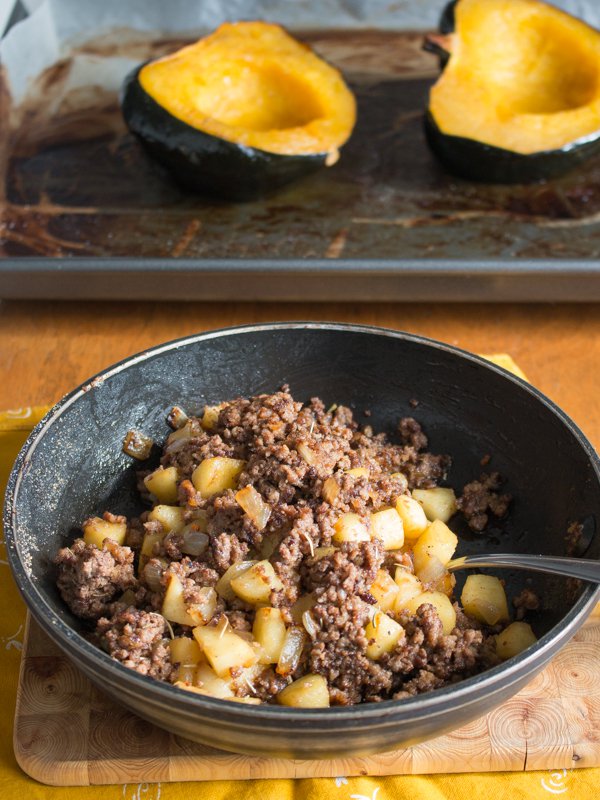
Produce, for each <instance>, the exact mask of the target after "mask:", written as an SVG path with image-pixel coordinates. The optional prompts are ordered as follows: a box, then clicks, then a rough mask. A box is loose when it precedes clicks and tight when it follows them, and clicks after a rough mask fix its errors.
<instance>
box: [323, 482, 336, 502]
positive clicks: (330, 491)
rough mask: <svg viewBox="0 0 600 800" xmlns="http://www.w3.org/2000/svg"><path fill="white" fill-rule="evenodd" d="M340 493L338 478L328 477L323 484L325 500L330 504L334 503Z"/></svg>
mask: <svg viewBox="0 0 600 800" xmlns="http://www.w3.org/2000/svg"><path fill="white" fill-rule="evenodd" d="M339 493H340V487H339V484H338V482H337V481H336V479H335V478H327V480H326V481H325V483H324V484H323V490H322V495H323V500H325V502H326V503H330V504H331V503H334V502H335V500H336V498H337V496H338V495H339Z"/></svg>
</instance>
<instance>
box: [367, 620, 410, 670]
mask: <svg viewBox="0 0 600 800" xmlns="http://www.w3.org/2000/svg"><path fill="white" fill-rule="evenodd" d="M365 634H366V636H367V639H368V640H369V645H368V647H367V656H368V657H369V658H372V659H373V660H374V661H376V660H377V659H378V658H381V656H382V655H383V654H384V653H389V652H391V651H392V650H393V649H394V647H395V646H396V643H397V642H398V641H399V640H400V638H401V637H402V636H403V635H404V628H403V627H402V625H399V624H398V623H397V622H396V620H394V619H392V618H391V617H388V615H387V614H384V613H383V612H381V611H379V612H377V613H376V614H375V616H374V617H373V619H372V620H371V622H369V624H368V625H367V627H366V629H365Z"/></svg>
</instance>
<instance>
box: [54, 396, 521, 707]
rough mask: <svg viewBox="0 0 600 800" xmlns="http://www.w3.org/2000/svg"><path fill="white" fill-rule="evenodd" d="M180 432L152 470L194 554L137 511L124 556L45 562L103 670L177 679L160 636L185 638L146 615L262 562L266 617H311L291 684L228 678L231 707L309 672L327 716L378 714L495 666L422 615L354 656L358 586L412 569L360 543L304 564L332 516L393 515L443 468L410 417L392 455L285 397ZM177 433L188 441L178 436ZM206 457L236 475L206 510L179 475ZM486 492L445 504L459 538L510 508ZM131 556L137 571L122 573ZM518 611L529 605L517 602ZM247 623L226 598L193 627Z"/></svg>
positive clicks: (238, 603) (376, 543) (79, 546)
mask: <svg viewBox="0 0 600 800" xmlns="http://www.w3.org/2000/svg"><path fill="white" fill-rule="evenodd" d="M413 405H416V404H413ZM181 422H182V425H183V427H181V426H179V428H178V429H177V431H176V433H175V434H173V438H172V439H171V441H170V442H167V444H166V445H165V447H164V449H163V455H162V458H161V465H162V466H163V467H165V468H167V467H176V468H177V470H178V486H177V491H178V498H179V499H178V505H179V506H180V507H182V508H183V509H184V522H185V523H190V522H191V521H193V520H195V519H198V518H199V517H198V515H199V514H200V515H203V517H202V519H203V520H204V521H205V522H204V524H205V528H204V530H205V532H206V534H207V536H208V544H207V545H206V548H205V550H204V551H203V552H202V554H201V555H196V556H190V555H188V554H187V553H186V552H185V548H186V543H185V536H184V533H183V532H182V531H181V530H176V531H174V532H171V533H167V534H166V535H164V537H163V538H162V539H160V536H162V525H161V523H160V522H158V521H157V520H153V519H149V518H148V512H146V513H145V514H142V516H141V518H140V519H137V520H131V521H130V523H129V525H128V531H127V540H126V541H127V543H128V545H130V547H131V548H132V549H130V547H120V546H119V545H117V544H115V543H114V542H111V541H110V540H108V539H107V540H105V542H104V544H103V547H102V550H100V549H98V548H97V547H95V546H94V545H89V544H86V543H85V542H84V541H83V540H81V539H79V540H77V541H76V542H75V543H74V544H73V545H72V546H71V547H70V548H64V549H63V550H61V551H60V553H59V554H58V556H57V558H56V564H57V567H58V586H59V588H60V591H61V593H62V595H63V597H64V599H65V601H66V602H67V603H68V605H69V606H70V608H71V609H72V610H73V612H74V613H75V614H77V615H78V616H80V617H83V618H87V619H94V620H95V619H97V618H98V617H100V616H102V618H101V619H100V620H99V621H98V622H97V626H96V630H95V638H96V641H97V642H98V643H99V644H100V646H101V647H103V648H104V649H105V650H106V651H107V652H108V653H109V654H110V655H111V656H112V657H113V658H115V659H116V660H118V661H120V662H121V663H122V664H124V665H126V666H127V667H130V668H131V669H135V670H137V671H138V672H140V673H142V674H144V675H149V676H151V677H154V678H158V679H160V680H171V681H176V680H177V679H178V677H177V676H178V669H177V664H172V663H171V660H170V650H169V646H168V638H167V636H168V635H169V634H170V633H171V632H174V634H175V635H176V636H178V637H181V636H183V637H188V638H190V639H191V638H192V630H191V627H190V626H188V625H183V624H180V623H177V622H173V621H172V622H171V623H170V624H167V623H166V621H165V618H164V617H163V616H162V615H161V613H160V612H161V610H162V609H163V602H164V599H165V593H166V591H167V588H168V587H169V585H170V583H171V581H172V580H173V579H174V576H175V577H176V578H177V579H178V580H179V582H180V584H181V587H182V594H183V598H184V601H185V603H186V605H193V604H195V603H198V602H200V601H201V599H202V598H203V597H205V596H206V591H207V590H211V591H212V590H213V589H214V587H215V586H217V585H218V582H219V580H220V578H221V577H222V576H223V575H224V573H225V572H226V571H227V570H228V569H229V568H230V567H231V566H232V565H234V564H236V563H238V562H240V561H243V560H246V559H254V560H261V559H268V560H269V561H270V563H271V565H272V567H273V569H274V571H275V574H276V575H277V576H278V578H279V579H280V581H281V586H282V588H277V589H273V590H272V591H271V595H270V600H269V603H270V605H271V606H272V607H274V608H278V609H280V610H281V612H282V617H283V620H284V622H285V624H286V626H288V627H289V626H292V625H299V624H300V623H299V621H298V619H294V618H293V610H292V606H293V605H294V603H295V602H296V601H297V600H298V598H299V597H304V596H305V595H308V594H309V593H310V595H311V597H312V598H313V602H314V603H316V604H315V605H314V606H313V607H312V609H311V612H310V613H311V615H312V619H313V621H314V627H313V628H312V630H307V633H308V634H310V635H307V636H306V644H305V646H304V650H303V652H302V655H301V657H300V659H299V662H298V664H297V665H296V667H295V669H294V670H293V671H292V673H291V675H289V676H287V677H284V676H282V675H281V674H278V672H277V669H276V665H272V664H271V665H267V664H265V665H264V667H259V668H258V669H256V670H255V671H254V673H253V674H252V676H251V677H249V676H246V677H244V676H243V675H238V673H239V672H241V670H240V669H238V668H237V667H236V668H235V670H234V671H235V673H236V674H235V681H234V682H233V684H232V685H233V686H234V691H235V693H236V694H237V695H239V696H240V697H243V696H246V695H251V696H253V697H256V698H259V699H260V700H261V701H263V702H273V701H274V699H275V697H276V695H277V694H278V693H279V692H280V691H281V690H282V689H283V688H284V687H285V686H286V685H287V683H288V682H289V680H292V679H295V678H298V677H301V676H302V675H304V674H305V673H307V672H312V673H317V674H319V675H322V676H324V677H325V678H326V680H327V686H328V689H329V695H330V701H331V703H332V704H338V705H348V704H353V703H359V702H379V701H381V700H385V699H391V698H397V699H400V698H403V697H408V696H411V695H414V694H417V693H419V692H423V691H428V690H429V689H432V688H435V687H438V686H443V685H445V684H447V683H449V682H453V681H456V680H459V679H460V678H463V677H466V676H469V675H472V674H474V673H476V672H478V671H480V670H482V669H484V668H486V667H487V666H489V665H490V664H494V663H495V662H496V661H497V657H496V655H495V651H494V644H493V635H492V634H493V633H495V630H492V629H489V628H486V627H485V626H483V625H482V624H480V623H478V622H476V621H475V620H472V619H470V618H468V617H467V616H465V614H464V613H463V612H462V611H461V609H460V608H459V607H458V606H455V607H456V611H457V620H456V627H455V628H454V630H453V631H452V632H451V633H450V634H449V635H444V633H443V629H442V623H441V621H440V618H439V617H438V614H437V612H436V610H435V608H434V607H433V606H432V605H429V604H422V605H421V606H420V607H419V608H418V610H417V611H416V614H413V615H408V614H404V616H401V617H399V618H398V621H399V623H400V624H401V625H402V627H403V629H404V631H403V635H402V636H401V637H400V639H399V640H398V642H397V643H396V645H395V647H394V648H393V649H392V651H391V652H388V653H386V654H385V655H383V656H382V657H381V658H379V659H378V660H375V659H372V658H370V657H368V656H367V648H368V646H369V639H368V637H367V635H366V632H365V628H366V625H367V623H368V621H369V619H370V618H371V616H372V610H373V605H374V603H375V597H374V596H373V595H372V594H371V587H372V585H373V582H374V580H375V578H376V575H377V572H378V570H380V569H387V570H389V571H390V574H391V575H392V577H393V576H394V572H395V569H396V565H402V566H403V567H404V568H405V569H408V570H412V567H413V560H412V551H411V549H410V546H407V547H405V548H403V549H402V550H398V551H392V552H384V549H383V543H382V542H381V541H380V540H379V539H375V538H374V539H371V540H370V541H351V542H345V543H342V544H338V545H337V546H336V548H335V549H334V550H333V551H331V550H324V551H322V552H317V548H330V547H331V544H332V538H333V536H334V532H335V528H334V526H335V524H336V522H337V521H338V519H339V518H340V516H341V515H342V514H347V513H353V514H356V515H358V517H359V518H360V519H361V520H363V521H365V523H366V524H369V522H368V521H369V519H370V514H372V513H373V512H375V511H378V510H380V509H382V508H386V507H390V506H393V505H394V503H395V501H396V499H397V498H398V497H399V496H400V495H402V494H405V493H406V492H408V491H409V490H412V489H414V488H430V487H435V486H437V485H438V483H439V482H440V481H441V480H443V479H444V477H445V475H446V471H447V469H448V467H449V465H450V458H449V457H448V456H446V455H435V454H432V453H430V452H428V451H427V450H426V448H427V446H428V442H427V437H426V436H425V434H424V432H423V431H422V429H421V426H420V425H419V423H418V422H417V421H416V420H415V419H413V418H412V417H406V418H404V419H402V420H400V422H399V425H398V436H397V441H396V442H393V441H390V440H389V439H388V438H387V437H386V436H385V435H384V434H375V433H374V432H373V431H372V429H371V428H370V426H367V427H365V428H364V429H362V430H360V429H359V427H358V425H357V423H356V422H355V421H354V418H353V415H352V412H351V411H350V409H348V408H346V407H344V406H333V407H331V408H329V409H326V407H325V405H324V404H323V403H322V401H321V400H319V399H316V398H313V399H312V400H311V401H310V402H309V403H308V404H307V405H305V406H303V405H302V404H301V403H298V402H296V401H295V400H294V399H293V398H292V397H291V395H290V394H289V392H288V391H287V389H286V388H285V387H284V388H283V389H282V391H279V392H276V393H275V394H272V395H259V396H257V397H253V398H250V399H245V398H241V399H237V400H233V401H231V402H228V403H224V404H222V406H221V407H220V411H219V413H218V419H217V420H216V422H214V421H213V422H212V423H211V429H210V430H204V428H203V427H202V423H201V421H200V418H194V417H190V418H189V419H186V417H185V416H184V417H181ZM184 428H185V430H186V431H187V433H188V434H189V435H187V436H184V435H180V434H181V432H182V430H184ZM217 456H218V457H225V458H236V459H243V461H244V462H245V464H244V467H243V471H242V472H241V474H240V475H239V478H238V483H237V487H236V489H226V490H224V491H222V492H220V493H218V494H216V495H213V496H212V497H209V498H206V497H203V496H202V495H201V493H200V492H199V491H198V490H197V489H196V488H195V486H194V484H193V483H192V474H193V472H194V470H195V469H196V467H197V466H198V465H199V464H200V463H201V462H202V461H203V460H204V459H207V458H213V457H217ZM356 468H366V469H367V470H368V475H365V474H361V473H359V474H354V473H352V472H348V470H355V469H356ZM147 474H148V471H147V470H146V471H144V472H142V473H141V479H140V489H141V493H142V497H143V498H145V499H147V500H148V501H150V502H152V498H151V496H150V495H149V494H148V491H147V489H146V487H145V486H144V484H143V477H144V476H145V475H147ZM331 479H333V484H332V480H331ZM326 482H327V484H326ZM246 486H252V487H254V489H255V490H256V491H257V492H258V493H259V495H260V497H261V498H262V500H263V501H264V503H266V504H268V506H269V511H270V516H269V518H268V521H267V522H266V525H265V526H264V528H263V529H261V530H259V529H258V528H257V527H256V524H255V523H254V521H253V520H252V519H251V518H250V516H249V515H248V514H246V513H245V512H244V509H243V508H242V507H241V506H240V504H239V503H238V502H237V500H236V490H237V489H240V488H243V487H246ZM499 487H500V479H499V476H498V475H497V474H495V473H494V474H492V475H487V476H482V478H481V479H480V480H479V481H475V482H473V483H471V484H469V485H467V486H466V487H465V489H464V492H463V495H462V497H461V498H460V499H459V505H460V507H461V509H462V511H463V513H464V514H465V516H466V517H467V519H468V520H469V524H470V525H471V527H473V528H474V529H476V530H481V529H482V528H483V526H484V525H485V524H486V522H487V517H488V514H489V513H490V512H491V513H492V514H494V515H496V516H502V515H503V514H504V513H505V512H506V508H507V505H508V502H509V499H510V498H509V497H508V496H507V495H500V494H499V493H498V489H499ZM333 489H335V491H333ZM158 535H160V536H158ZM157 536H158V538H159V539H160V540H159V541H156V542H155V544H154V545H153V547H152V548H150V549H149V550H148V549H146V550H144V551H143V552H144V555H143V556H140V552H141V550H142V545H143V544H144V541H145V537H153V538H152V541H154V540H155V539H156V538H157ZM146 541H150V539H146ZM134 551H135V557H136V560H137V561H136V563H137V562H140V564H139V565H138V566H136V571H135V573H134ZM144 564H145V566H144ZM142 567H143V568H142ZM136 575H137V578H136ZM126 590H129V591H126ZM123 592H126V593H125V595H123V596H122V597H121V595H122V593H123ZM521 599H522V600H523V603H522V605H524V606H526V607H528V608H529V607H531V602H530V601H529V600H528V599H527V598H526V597H525V595H523V596H522V598H521ZM389 613H390V616H392V615H391V612H389ZM255 614H256V609H255V608H253V607H252V606H250V605H248V604H247V603H245V602H244V601H243V600H242V599H240V598H239V597H233V598H232V595H229V596H227V597H221V596H219V598H218V601H217V605H216V608H215V611H214V614H213V617H212V619H211V620H210V621H209V622H208V624H209V625H210V626H215V627H218V628H219V630H221V629H223V626H226V627H227V626H229V627H230V628H231V629H232V630H233V631H235V632H236V633H237V634H238V635H240V636H241V637H242V638H244V637H245V638H246V639H248V638H249V637H250V638H251V636H252V634H251V631H252V627H253V622H254V618H255Z"/></svg>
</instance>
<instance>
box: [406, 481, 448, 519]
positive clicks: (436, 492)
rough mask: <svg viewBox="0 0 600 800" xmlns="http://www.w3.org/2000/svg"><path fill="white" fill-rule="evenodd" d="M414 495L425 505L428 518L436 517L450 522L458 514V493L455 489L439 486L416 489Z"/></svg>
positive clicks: (418, 501)
mask: <svg viewBox="0 0 600 800" xmlns="http://www.w3.org/2000/svg"><path fill="white" fill-rule="evenodd" d="M412 496H413V497H414V499H415V500H416V501H417V503H420V504H421V505H422V506H423V511H424V512H425V515H426V517H427V519H428V520H431V522H433V521H434V520H436V519H439V520H441V521H442V522H448V520H449V519H450V517H451V516H453V515H454V514H456V511H457V507H456V495H455V494H454V489H445V488H443V487H441V486H438V487H437V488H436V489H414V490H413V493H412Z"/></svg>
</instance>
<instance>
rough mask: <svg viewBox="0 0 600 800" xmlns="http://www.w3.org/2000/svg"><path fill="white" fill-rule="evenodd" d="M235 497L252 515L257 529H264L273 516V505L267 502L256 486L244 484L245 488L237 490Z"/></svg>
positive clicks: (250, 515) (248, 513)
mask: <svg viewBox="0 0 600 800" xmlns="http://www.w3.org/2000/svg"><path fill="white" fill-rule="evenodd" d="M235 499H236V502H237V503H238V504H239V505H240V506H241V507H242V508H243V509H244V511H245V512H246V514H247V515H248V516H249V517H250V519H251V520H252V522H253V523H254V525H255V526H256V528H257V530H259V531H262V530H263V528H264V527H265V525H266V524H267V522H268V521H269V517H270V516H271V506H269V505H268V504H267V503H265V501H264V500H263V499H262V497H261V496H260V494H259V493H258V492H257V491H256V489H255V488H254V486H244V488H243V489H240V490H239V492H236V494H235Z"/></svg>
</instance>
